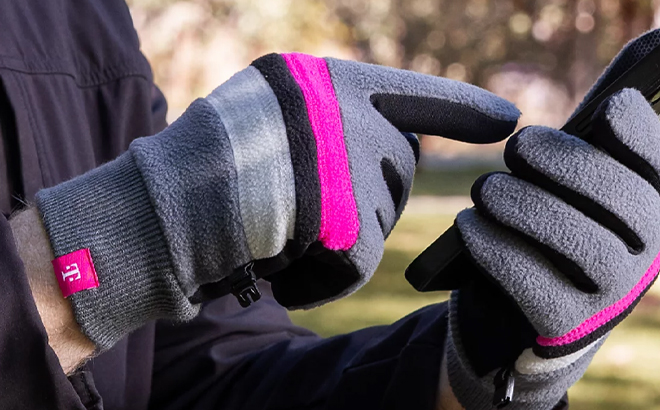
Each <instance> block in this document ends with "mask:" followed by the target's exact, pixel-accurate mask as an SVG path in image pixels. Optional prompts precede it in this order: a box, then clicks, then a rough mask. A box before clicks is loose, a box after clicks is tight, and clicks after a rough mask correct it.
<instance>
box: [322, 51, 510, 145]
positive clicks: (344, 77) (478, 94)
mask: <svg viewBox="0 0 660 410" xmlns="http://www.w3.org/2000/svg"><path fill="white" fill-rule="evenodd" d="M326 61H327V62H328V67H329V69H330V72H331V73H332V78H333V82H335V83H337V82H342V81H347V82H351V85H353V84H354V85H355V87H359V88H361V90H360V91H362V92H364V91H366V94H367V96H368V98H369V99H370V102H371V104H373V106H374V107H375V108H376V110H377V111H378V112H379V113H380V114H381V115H382V116H383V117H385V118H386V119H387V120H388V121H389V122H390V123H392V124H393V125H394V126H395V127H396V128H398V129H399V131H404V132H413V133H421V134H429V135H440V136H443V137H446V138H451V139H455V140H458V141H464V142H471V143H492V142H497V141H501V140H503V139H504V138H506V137H508V136H509V135H510V134H511V133H512V132H513V131H514V129H515V126H516V124H517V121H518V118H519V117H520V111H518V109H517V108H516V107H515V106H514V105H513V104H512V103H510V102H509V101H506V100H505V99H503V98H500V97H498V96H496V95H495V94H493V93H491V92H489V91H486V90H483V89H481V88H479V87H476V86H473V85H470V84H467V83H462V82H459V81H454V80H449V79H447V78H442V77H435V76H432V75H427V74H420V73H416V72H413V71H407V70H400V69H395V68H391V67H383V66H377V65H372V64H365V63H356V62H350V61H342V60H336V59H331V58H328V59H326ZM342 88H346V87H342Z"/></svg>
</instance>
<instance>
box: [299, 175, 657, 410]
mask: <svg viewBox="0 0 660 410" xmlns="http://www.w3.org/2000/svg"><path fill="white" fill-rule="evenodd" d="M487 171H489V169H484V168H471V169H462V170H452V171H424V172H422V173H420V174H418V175H417V176H416V180H415V187H414V189H413V195H438V196H442V195H468V194H469V189H470V186H471V183H472V181H474V179H475V178H476V177H477V176H479V175H480V174H482V173H484V172H487ZM453 219H454V215H447V214H443V213H442V210H441V209H439V210H438V214H433V215H426V214H425V215H419V214H413V213H406V212H404V214H403V216H402V218H401V221H400V222H399V224H398V225H397V227H396V229H395V230H394V231H393V233H392V235H391V236H390V238H389V239H388V241H387V243H386V245H385V255H384V257H383V261H382V262H381V264H380V266H379V268H378V270H377V272H376V273H375V274H374V277H373V279H372V280H371V281H370V282H369V283H368V284H367V285H366V286H365V287H364V288H362V289H361V290H359V291H358V292H356V293H355V294H353V295H351V296H349V297H347V298H345V299H342V300H340V301H337V302H335V303H332V304H330V305H326V306H322V307H320V308H317V309H313V310H310V311H302V312H300V311H298V312H292V313H291V318H292V319H293V321H294V322H295V323H297V324H299V325H302V326H305V327H307V328H309V329H312V330H313V331H315V332H317V333H319V334H321V335H323V336H332V335H336V334H341V333H346V332H351V331H354V330H357V329H361V328H364V327H367V326H375V325H382V324H390V323H392V322H394V321H396V320H397V319H400V318H401V317H403V316H405V315H406V314H408V313H410V312H413V311H415V310H417V309H419V308H421V307H423V306H426V305H428V304H430V303H438V302H441V301H444V300H446V299H447V297H448V294H447V293H446V292H438V293H430V294H429V293H426V294H422V293H417V292H416V291H415V290H414V289H413V288H412V287H411V286H410V285H409V284H408V283H407V282H406V280H405V278H404V276H403V272H404V270H405V268H406V267H407V266H408V264H409V263H410V262H411V261H412V260H413V259H414V258H415V256H417V255H418V254H419V253H420V252H421V251H422V250H423V249H425V248H426V247H427V246H428V245H429V244H431V242H433V240H434V239H435V238H436V237H437V236H438V235H440V234H441V233H442V232H444V230H445V229H446V228H447V227H448V226H449V225H450V224H451V223H452V221H453ZM569 395H570V399H571V409H572V410H614V409H617V410H620V409H626V410H642V409H644V410H660V288H659V287H658V286H654V287H653V288H652V289H651V290H650V291H649V293H648V294H647V296H646V297H645V298H644V299H643V300H642V301H641V302H640V304H639V305H638V307H637V309H636V310H635V311H634V312H633V313H632V314H631V315H630V317H628V318H627V319H626V320H625V321H624V322H623V323H622V324H621V325H620V326H618V327H617V328H616V329H615V330H614V331H613V332H612V334H611V336H610V337H609V339H608V340H607V342H606V343H605V344H604V346H603V347H602V348H601V350H600V351H599V352H598V354H597V355H596V357H595V358H594V360H593V362H592V364H591V366H590V367H589V369H588V371H587V373H586V374H585V376H584V377H583V378H582V380H580V381H579V382H578V383H577V384H576V385H575V386H573V388H571V390H570V392H569Z"/></svg>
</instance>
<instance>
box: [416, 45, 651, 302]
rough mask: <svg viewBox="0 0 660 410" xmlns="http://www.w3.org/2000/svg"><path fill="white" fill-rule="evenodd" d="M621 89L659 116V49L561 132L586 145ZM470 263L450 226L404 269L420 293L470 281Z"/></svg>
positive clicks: (632, 68)
mask: <svg viewBox="0 0 660 410" xmlns="http://www.w3.org/2000/svg"><path fill="white" fill-rule="evenodd" d="M624 88H636V89H638V90H639V91H640V92H641V93H642V95H644V97H646V99H647V100H648V101H649V103H650V104H651V106H652V107H653V109H654V110H655V112H656V113H658V114H659V115H660V45H659V46H656V47H655V48H654V49H652V50H651V51H650V52H649V53H648V54H647V55H646V56H644V57H643V58H642V59H640V60H639V61H638V62H637V63H636V64H635V65H633V66H632V67H630V68H629V69H628V70H627V71H626V72H624V73H623V74H622V75H621V76H620V77H619V78H617V79H616V80H615V81H614V82H612V84H610V85H609V86H608V87H607V88H606V89H605V90H603V91H602V92H601V93H600V94H598V95H597V96H596V97H595V98H593V99H592V100H591V101H590V102H589V103H588V104H586V105H585V106H584V107H582V109H581V110H580V111H579V112H578V113H577V114H575V115H574V116H573V117H572V118H571V119H570V120H569V121H568V122H567V123H566V124H565V125H564V126H563V127H562V128H561V129H562V131H565V132H567V133H568V134H572V135H575V136H577V137H580V138H582V139H584V140H586V141H589V139H590V138H591V117H592V115H593V113H594V112H595V111H596V109H597V108H598V106H599V105H600V103H602V102H603V101H604V100H605V99H606V98H607V97H609V96H610V95H612V94H614V93H616V92H617V91H620V90H622V89H624ZM469 263H470V261H469V259H468V256H467V254H466V251H465V250H464V249H463V243H462V242H461V240H460V239H459V236H458V231H457V228H456V226H454V225H452V226H451V227H450V228H449V229H447V230H446V231H445V233H443V234H442V235H441V236H440V237H439V238H438V239H436V240H435V242H433V243H432V244H431V245H430V246H429V247H428V248H426V249H425V250H424V252H422V253H421V254H420V255H419V256H417V258H415V260H414V261H412V263H411V264H410V265H409V266H408V268H407V269H406V279H407V280H408V282H409V283H410V284H411V285H412V286H413V287H414V288H415V289H417V290H418V291H420V292H431V291H436V290H452V289H456V288H458V287H460V285H461V283H463V282H464V281H465V280H468V279H469V278H468V277H465V276H463V277H461V276H460V273H461V272H466V274H467V272H471V271H472V270H471V269H465V268H464V267H465V266H466V264H469Z"/></svg>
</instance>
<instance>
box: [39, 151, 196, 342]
mask: <svg viewBox="0 0 660 410" xmlns="http://www.w3.org/2000/svg"><path fill="white" fill-rule="evenodd" d="M37 205H38V208H39V210H40V211H41V215H42V217H43V221H44V226H45V228H46V231H47V232H48V234H49V237H50V242H51V245H52V247H53V253H54V255H55V256H56V257H58V256H62V255H66V254H68V253H71V252H74V251H77V250H79V249H83V248H89V249H90V252H91V255H92V259H93V261H94V265H95V267H96V272H97V274H98V279H99V282H100V283H101V284H102V286H99V287H98V288H96V289H88V290H86V291H83V292H78V293H74V294H73V295H71V296H70V300H71V302H72V305H73V309H74V313H75V315H76V319H77V321H78V323H79V324H80V327H81V329H82V331H83V332H84V333H85V335H87V336H88V337H89V338H90V340H92V341H93V342H94V343H95V344H96V345H97V346H98V348H99V349H100V350H106V349H108V348H110V347H112V345H113V344H115V343H116V342H117V341H118V340H119V339H121V338H122V337H124V336H125V335H126V333H128V332H130V331H131V330H133V329H136V328H138V327H140V326H142V325H144V323H145V322H146V321H148V320H151V319H157V318H160V317H174V318H178V319H180V320H186V319H191V318H192V317H194V315H195V314H196V313H197V310H198V309H197V307H196V306H193V305H191V304H190V303H189V302H188V299H187V298H186V295H184V294H183V292H182V291H181V287H180V286H179V283H178V280H177V278H176V275H175V269H174V266H173V264H172V261H171V259H170V256H169V255H170V254H169V250H168V246H167V243H166V242H165V238H164V236H163V232H162V230H161V228H160V226H159V223H158V219H157V218H156V214H155V213H154V209H153V207H152V205H151V201H150V199H149V195H148V193H147V190H146V187H145V186H144V183H143V181H142V177H141V175H140V172H139V171H138V169H137V167H136V166H135V160H134V157H133V154H132V153H130V152H129V153H126V154H124V155H122V156H121V157H119V158H117V159H116V160H114V161H112V162H110V163H108V164H106V165H104V166H102V167H100V168H97V169H95V170H93V171H91V172H89V173H87V174H85V175H83V176H80V177H78V178H75V179H72V180H70V181H67V182H65V183H63V184H60V185H58V186H56V187H55V188H51V189H45V190H42V191H40V192H39V193H38V194H37Z"/></svg>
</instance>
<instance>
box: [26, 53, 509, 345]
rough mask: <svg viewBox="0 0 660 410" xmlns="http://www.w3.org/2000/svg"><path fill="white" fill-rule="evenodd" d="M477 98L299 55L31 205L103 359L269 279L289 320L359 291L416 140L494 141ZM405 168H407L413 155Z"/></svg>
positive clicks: (399, 75) (503, 106)
mask: <svg viewBox="0 0 660 410" xmlns="http://www.w3.org/2000/svg"><path fill="white" fill-rule="evenodd" d="M518 115H519V113H518V111H517V110H516V109H515V108H514V107H513V106H512V105H511V104H510V103H508V102H506V101H504V100H502V99H500V98H497V97H495V96H494V95H492V94H490V93H488V92H486V91H483V90H481V89H479V88H477V87H474V86H470V85H468V84H462V83H458V82H454V81H450V80H446V79H442V78H436V77H431V76H426V75H421V74H416V73H412V72H407V71H403V70H396V69H391V68H385V67H378V66H373V65H367V64H361V63H354V62H347V61H340V60H335V59H330V58H328V59H320V58H315V57H311V56H307V55H303V54H284V55H276V54H271V55H268V56H265V57H262V58H260V59H258V60H256V61H255V62H253V64H252V65H251V66H250V67H248V68H247V69H245V70H243V71H241V72H239V73H238V74H236V75H235V76H234V77H232V78H231V79H230V80H229V81H227V82H226V83H225V84H223V85H221V86H220V87H218V88H217V89H216V90H215V91H213V93H211V95H209V96H208V97H207V98H205V99H200V100H197V101H196V102H194V103H193V104H192V105H191V106H190V108H189V109H188V110H187V111H186V112H185V113H184V114H183V115H182V117H181V118H180V119H178V120H177V121H176V122H175V123H174V124H172V125H171V126H170V127H168V128H167V129H166V130H164V131H163V132H161V133H160V134H157V135H155V136H152V137H147V138H140V139H138V140H136V141H134V142H133V143H132V144H131V146H130V149H129V151H128V152H127V153H125V154H124V155H122V156H120V157H119V158H118V159H117V160H115V161H113V162H111V163H108V164H106V165H103V166H102V167H100V168H97V169H95V170H93V171H91V172H89V173H87V174H85V175H83V176H81V177H78V178H76V179H73V180H71V181H68V182H66V183H63V184H60V185H58V186H56V187H53V188H49V189H45V190H43V191H41V192H40V193H39V194H38V195H37V204H38V207H39V210H40V211H41V213H42V216H43V220H44V224H45V227H46V230H47V232H48V234H49V236H50V241H51V244H52V246H53V250H54V253H55V256H56V260H55V261H54V266H55V273H56V275H57V277H58V280H59V281H60V285H61V287H62V289H63V292H64V296H65V297H69V298H70V300H71V302H72V304H73V307H74V310H75V314H76V318H77V320H78V322H79V323H80V325H81V327H82V329H83V331H84V332H85V334H87V335H88V336H89V337H90V338H91V340H93V341H94V342H95V343H96V344H97V345H98V346H99V347H100V348H101V349H105V348H108V347H110V346H112V345H113V344H114V343H115V342H116V341H117V340H118V339H120V338H121V337H122V336H124V335H125V334H126V333H127V332H129V331H131V330H132V329H135V328H137V327H139V326H141V325H143V324H144V323H145V322H146V321H148V320H152V319H156V318H162V317H166V318H173V319H178V320H186V319H190V318H192V317H193V316H194V315H195V314H196V312H197V309H198V307H197V304H198V303H199V302H201V301H203V300H207V299H210V298H214V297H219V296H222V295H225V294H227V293H229V292H232V293H234V294H235V295H236V297H237V298H238V299H239V301H240V302H241V304H243V305H245V306H247V305H249V304H250V303H251V302H252V301H254V300H256V299H258V298H259V292H258V289H257V288H256V285H255V283H256V278H258V277H264V276H266V275H271V276H269V280H271V281H272V282H273V291H274V293H275V296H276V298H277V299H278V301H280V303H282V304H283V305H285V306H287V307H308V306H314V305H317V304H321V303H324V302H326V301H329V300H333V299H336V298H339V297H341V296H344V295H347V294H349V293H351V292H353V291H355V290H356V289H358V288H359V287H360V286H362V285H363V284H364V283H366V282H367V281H368V280H369V278H370V276H371V275H372V273H373V272H374V270H375V269H376V266H377V265H378V262H379V261H380V258H381V255H382V252H383V242H384V240H385V238H386V237H387V235H388V234H389V233H390V231H391V229H392V228H393V227H394V224H395V223H396V221H397V219H398V218H399V215H400V214H401V212H402V210H403V208H404V206H405V203H406V201H407V198H408V193H409V191H410V187H411V184H412V178H413V173H414V169H415V163H416V152H415V150H416V149H417V140H416V139H415V137H414V136H412V135H410V134H407V133H405V132H423V133H428V134H436V135H443V136H445V137H449V138H454V139H458V140H462V141H467V142H474V143H485V142H494V141H498V140H501V139H503V138H505V137H506V136H508V134H510V133H511V132H512V131H513V128H514V127H515V123H516V121H517V118H518ZM417 154H418V153H417Z"/></svg>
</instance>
